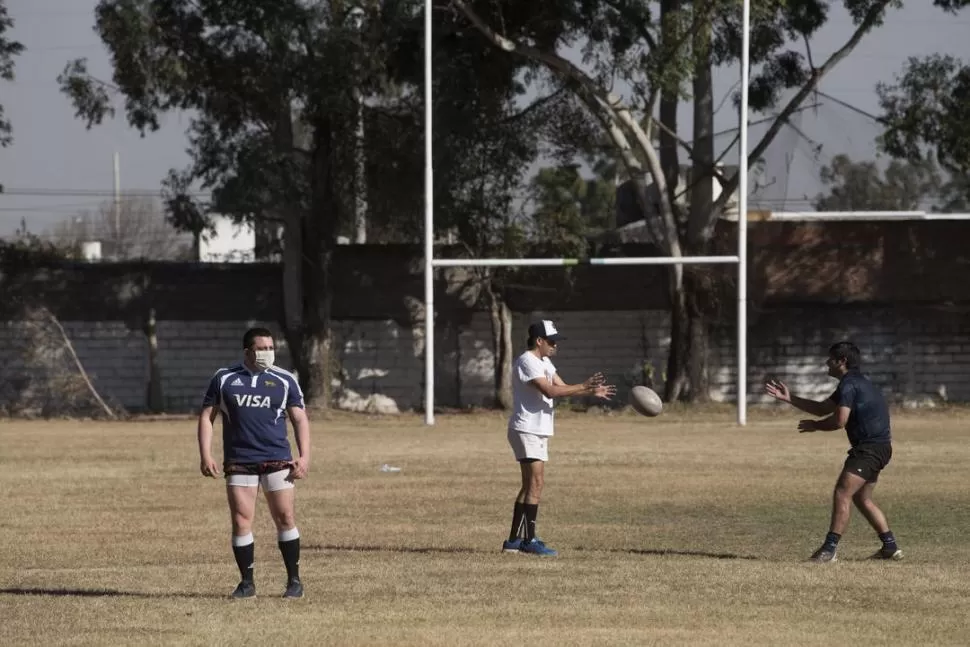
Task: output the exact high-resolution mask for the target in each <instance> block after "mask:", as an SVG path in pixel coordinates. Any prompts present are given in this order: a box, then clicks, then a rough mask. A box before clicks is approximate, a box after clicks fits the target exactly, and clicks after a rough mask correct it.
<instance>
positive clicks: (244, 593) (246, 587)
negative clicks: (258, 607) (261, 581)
mask: <svg viewBox="0 0 970 647" xmlns="http://www.w3.org/2000/svg"><path fill="white" fill-rule="evenodd" d="M229 597H230V598H232V599H233V600H245V599H248V598H255V597H256V585H255V584H253V583H252V582H246V581H245V580H244V581H242V582H240V583H239V585H238V586H237V587H236V590H235V591H233V592H232V594H231V595H230V596H229Z"/></svg>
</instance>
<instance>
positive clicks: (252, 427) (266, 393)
mask: <svg viewBox="0 0 970 647" xmlns="http://www.w3.org/2000/svg"><path fill="white" fill-rule="evenodd" d="M202 406H203V407H218V408H219V411H220V412H221V413H222V448H223V450H222V451H223V455H224V458H225V460H226V461H227V462H233V463H261V462H264V461H288V460H292V459H293V456H292V453H291V451H290V441H289V440H288V439H287V435H286V416H285V415H284V413H285V411H286V409H288V408H290V407H299V408H301V409H302V408H304V403H303V391H301V390H300V384H299V382H297V379H296V376H294V375H293V374H292V373H290V372H289V371H284V370H283V369H281V368H277V367H275V366H273V367H271V368H268V369H266V370H264V371H260V372H258V373H252V372H250V370H249V369H248V368H246V366H245V365H244V364H237V365H236V366H231V367H229V368H220V369H219V370H218V371H216V374H215V375H213V376H212V380H211V381H210V382H209V388H208V390H206V392H205V396H204V397H203V398H202Z"/></svg>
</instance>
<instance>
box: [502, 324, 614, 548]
mask: <svg viewBox="0 0 970 647" xmlns="http://www.w3.org/2000/svg"><path fill="white" fill-rule="evenodd" d="M561 339H562V337H561V336H560V335H559V331H558V330H556V326H555V324H553V322H552V321H549V320H548V319H543V320H542V321H540V322H537V323H534V324H532V325H531V326H529V341H528V346H529V349H528V350H527V351H525V352H524V353H522V354H521V355H519V356H518V357H517V358H516V360H515V362H514V363H513V364H512V400H513V404H512V415H511V417H510V418H509V436H508V437H509V445H511V447H512V451H513V453H514V454H515V460H517V461H518V462H519V466H520V468H521V470H522V489H520V490H519V495H518V496H517V497H516V498H515V510H514V512H513V514H512V530H511V532H510V533H509V538H508V540H507V541H505V542H504V543H503V544H502V550H503V551H504V552H507V553H527V554H531V555H545V556H554V555H556V551H555V550H553V549H552V548H549V547H548V546H546V545H545V544H544V543H543V542H542V540H540V539H538V538H537V537H536V519H537V517H538V515H539V497H540V495H541V494H542V485H543V477H544V473H545V470H544V466H545V463H546V461H548V460H549V438H550V437H551V436H552V435H553V426H554V425H553V423H554V411H553V407H554V399H555V398H563V397H570V396H576V395H593V396H596V397H598V398H603V399H604V400H609V399H610V398H611V397H612V396H613V395H615V394H616V387H615V386H613V385H612V384H606V379H605V378H604V377H603V374H602V373H596V374H594V375H593V376H592V377H590V378H589V379H588V380H586V381H585V382H583V383H582V384H566V383H565V382H563V380H562V378H561V377H559V374H558V373H557V372H556V367H555V366H554V365H553V363H552V361H551V360H550V359H549V358H550V357H552V356H553V355H555V354H556V345H557V344H558V342H559V341H560V340H561Z"/></svg>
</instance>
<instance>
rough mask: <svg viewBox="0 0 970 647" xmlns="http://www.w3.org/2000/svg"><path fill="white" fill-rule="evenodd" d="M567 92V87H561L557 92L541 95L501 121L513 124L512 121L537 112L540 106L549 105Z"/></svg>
mask: <svg viewBox="0 0 970 647" xmlns="http://www.w3.org/2000/svg"><path fill="white" fill-rule="evenodd" d="M565 92H566V88H565V87H561V88H559V89H558V90H556V91H555V92H553V93H552V94H549V95H546V96H544V97H540V98H538V99H536V100H535V101H533V102H532V103H530V104H529V105H527V106H526V107H525V108H523V109H522V110H520V111H519V112H517V113H515V114H512V115H509V116H508V117H506V118H505V119H503V120H502V122H501V123H502V124H503V125H508V124H511V123H515V122H516V121H518V120H519V119H522V118H523V117H526V116H528V115H529V114H531V113H533V112H535V111H536V110H538V109H540V108H542V107H544V106H546V105H548V104H549V103H552V102H553V101H555V100H556V99H558V98H559V97H561V96H562V95H563V94H564V93H565Z"/></svg>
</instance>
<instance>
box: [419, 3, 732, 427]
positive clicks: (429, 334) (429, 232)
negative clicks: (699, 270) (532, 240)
mask: <svg viewBox="0 0 970 647" xmlns="http://www.w3.org/2000/svg"><path fill="white" fill-rule="evenodd" d="M749 1H750V0H743V3H742V10H741V34H742V37H741V111H740V124H739V129H740V133H739V138H738V144H739V145H738V150H739V152H738V157H739V160H740V161H739V163H738V252H737V255H736V256H681V257H673V256H663V257H627V258H590V259H584V260H580V259H577V258H508V259H506V258H481V259H435V258H434V168H433V160H432V157H433V155H432V150H433V147H432V135H433V133H434V131H433V127H432V124H433V119H432V118H433V114H432V113H433V107H434V106H433V103H432V101H433V98H434V97H433V93H432V80H433V72H432V65H431V59H432V56H431V54H432V20H431V16H432V2H431V0H425V5H424V191H425V196H424V200H425V204H424V420H425V424H427V425H429V426H430V425H434V423H435V418H434V382H435V380H434V270H435V268H436V267H526V266H532V267H543V266H544V267H562V266H572V265H579V264H589V265H687V264H696V265H699V264H712V263H718V264H723V263H736V264H737V266H738V300H737V308H738V312H737V317H738V330H737V356H738V376H737V390H738V392H737V404H738V424H739V425H745V424H746V422H747V390H748V389H747V375H748V349H747V341H748V340H747V301H748V218H747V213H748V163H747V152H748V75H749V71H748V67H749V49H750V44H749V33H748V32H749V31H750V29H749V22H750V7H749Z"/></svg>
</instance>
